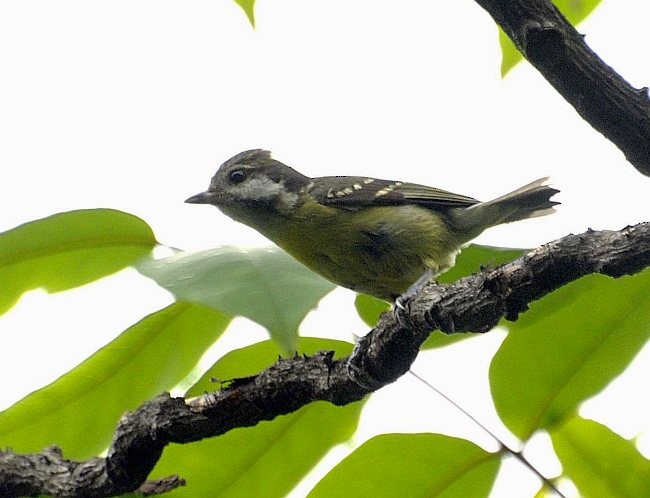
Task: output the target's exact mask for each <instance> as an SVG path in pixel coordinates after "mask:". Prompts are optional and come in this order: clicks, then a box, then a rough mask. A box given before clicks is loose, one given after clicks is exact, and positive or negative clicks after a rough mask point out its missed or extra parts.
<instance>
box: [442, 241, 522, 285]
mask: <svg viewBox="0 0 650 498" xmlns="http://www.w3.org/2000/svg"><path fill="white" fill-rule="evenodd" d="M528 250H529V249H514V248H511V247H493V246H482V245H478V244H472V245H471V246H469V247H466V248H465V249H463V251H462V252H461V253H460V254H459V255H458V258H456V264H455V265H454V266H453V267H452V268H451V269H450V270H449V271H446V272H445V273H443V274H442V275H440V276H439V277H438V281H439V282H440V283H443V284H444V283H449V282H455V281H456V280H458V279H459V278H461V277H466V276H467V275H471V274H472V273H476V272H478V271H479V270H480V269H481V268H482V267H485V266H487V267H488V268H494V267H497V266H499V265H501V264H504V263H509V262H510V261H512V260H514V259H517V258H518V257H519V256H521V255H522V254H524V253H526V252H527V251H528Z"/></svg>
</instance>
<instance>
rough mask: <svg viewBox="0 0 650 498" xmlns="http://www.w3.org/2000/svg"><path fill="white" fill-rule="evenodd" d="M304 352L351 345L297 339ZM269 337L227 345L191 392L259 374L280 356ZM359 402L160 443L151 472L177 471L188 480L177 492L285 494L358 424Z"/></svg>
mask: <svg viewBox="0 0 650 498" xmlns="http://www.w3.org/2000/svg"><path fill="white" fill-rule="evenodd" d="M297 346H298V348H299V350H300V352H301V354H312V353H314V352H316V351H319V350H334V351H336V354H337V356H343V355H347V354H349V353H350V352H351V351H352V345H351V344H349V343H345V342H341V341H333V340H324V339H314V338H300V340H299V342H298V344H297ZM279 353H280V350H279V349H278V347H277V345H276V344H275V343H274V342H272V341H265V342H261V343H258V344H254V345H252V346H249V347H246V348H243V349H240V350H236V351H232V352H230V353H228V354H227V355H225V356H224V357H223V358H221V359H220V360H219V361H218V362H217V363H216V364H215V365H214V367H213V368H212V369H210V371H209V372H206V374H205V375H204V377H203V379H202V380H201V381H200V382H199V383H197V385H196V386H194V387H193V388H192V389H191V390H190V391H189V392H188V395H189V396H191V395H199V394H201V393H203V392H204V391H207V390H210V391H211V390H214V389H215V383H214V382H212V381H211V377H215V378H218V379H232V378H235V377H246V376H249V375H254V374H256V373H259V372H260V371H261V370H263V369H264V368H266V367H268V366H270V365H271V364H273V363H274V362H275V361H277V359H278V354H279ZM362 406H363V403H362V402H358V403H353V404H350V405H347V406H344V407H337V406H333V405H330V404H329V403H325V402H318V403H312V404H310V405H308V406H305V407H303V408H301V409H300V410H298V411H297V412H295V413H291V414H289V415H285V416H281V417H277V418H276V419H274V420H272V421H270V422H261V423H260V424H258V425H256V426H254V427H248V428H241V429H235V430H232V431H230V432H227V433H225V434H223V435H221V436H219V437H217V438H211V439H206V440H204V441H200V442H198V443H192V444H189V445H174V446H171V447H169V448H166V449H165V452H164V454H163V458H162V459H161V461H160V463H159V464H158V466H157V467H156V468H155V469H154V472H153V474H152V476H168V475H170V474H180V475H182V476H183V478H184V479H186V481H187V486H185V487H184V488H181V489H179V490H177V491H175V492H174V495H175V496H179V497H183V496H188V497H197V496H205V497H212V496H219V497H220V498H225V497H249V496H260V497H261V496H263V497H265V498H271V497H284V496H286V494H287V493H288V492H289V491H290V490H291V489H292V488H293V487H294V486H295V485H296V484H297V483H298V482H299V480H300V479H301V478H302V477H303V476H304V475H305V474H306V473H307V472H308V471H309V470H310V469H311V468H312V467H313V466H314V465H315V464H316V463H317V462H318V461H319V460H320V459H321V458H322V457H323V456H324V455H325V453H326V452H327V451H328V450H329V449H330V448H331V447H332V446H334V445H336V444H339V443H341V442H344V441H346V440H347V439H349V438H350V437H351V436H352V434H353V433H354V431H355V430H356V427H357V424H358V421H359V415H360V411H361V408H362Z"/></svg>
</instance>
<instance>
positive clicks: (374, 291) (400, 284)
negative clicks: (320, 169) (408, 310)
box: [266, 206, 458, 300]
mask: <svg viewBox="0 0 650 498" xmlns="http://www.w3.org/2000/svg"><path fill="white" fill-rule="evenodd" d="M324 209H328V210H329V211H328V213H327V214H328V216H322V217H319V220H322V221H321V222H320V226H318V227H315V226H314V223H313V220H300V219H294V220H292V221H290V222H289V223H291V225H292V226H291V229H290V230H286V228H287V227H286V226H285V227H284V228H283V230H282V233H281V234H279V233H268V234H266V235H267V236H268V237H269V238H271V240H273V241H274V242H275V243H276V244H278V245H279V246H280V247H282V248H283V249H284V250H285V251H287V252H288V253H289V254H291V255H292V256H294V257H295V258H296V259H297V260H298V261H300V262H301V263H303V264H304V265H305V266H307V267H309V268H310V269H311V270H313V271H315V272H317V273H320V274H321V275H323V276H324V277H325V278H327V279H328V280H331V281H332V282H334V283H336V284H338V285H341V286H343V287H347V288H349V289H352V290H354V291H357V292H362V293H365V294H370V295H373V296H376V297H379V298H381V299H386V300H392V299H394V298H395V297H397V296H399V295H400V294H402V293H404V292H405V291H406V290H407V289H408V288H409V287H410V286H411V285H412V284H413V283H414V282H415V281H416V280H417V279H418V278H419V277H420V276H421V275H422V274H423V273H424V272H425V271H426V270H427V268H429V269H431V270H432V271H433V273H434V274H438V273H441V272H442V271H445V270H446V269H448V268H449V267H451V266H453V264H454V260H455V258H456V254H457V253H458V243H457V242H456V237H455V236H454V234H453V233H452V232H451V231H450V230H449V228H448V226H447V224H446V223H445V221H444V219H443V218H442V217H441V216H440V215H438V214H435V213H433V212H431V211H429V210H426V209H423V208H420V207H417V206H401V207H397V208H396V207H390V208H388V207H386V208H384V207H377V208H371V209H365V210H361V211H344V210H341V209H332V208H327V207H324ZM386 210H390V211H386ZM389 215H390V218H387V217H388V216H389ZM387 220H390V221H387ZM360 227H362V229H361V230H360ZM298 239H299V240H298Z"/></svg>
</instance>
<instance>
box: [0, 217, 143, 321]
mask: <svg viewBox="0 0 650 498" xmlns="http://www.w3.org/2000/svg"><path fill="white" fill-rule="evenodd" d="M155 245H156V239H155V238H154V235H153V232H152V231H151V228H149V225H147V224H146V223H145V222H144V221H142V220H141V219H140V218H137V217H135V216H133V215H131V214H127V213H123V212H121V211H115V210H112V209H84V210H80V211H69V212H66V213H59V214H55V215H53V216H49V217H47V218H43V219H40V220H36V221H31V222H29V223H25V224H24V225H20V226H18V227H16V228H14V229H12V230H8V231H6V232H3V233H0V282H2V285H1V286H0V313H4V312H5V311H7V310H8V309H9V308H11V307H12V306H13V305H14V304H15V303H16V301H17V300H18V298H20V296H21V295H22V294H23V293H24V292H27V291H28V290H32V289H36V288H39V287H41V288H44V289H46V290H47V291H49V292H57V291H62V290H66V289H70V288H72V287H77V286H79V285H83V284H86V283H88V282H92V281H93V280H97V279H98V278H101V277H104V276H106V275H110V274H111V273H114V272H116V271H118V270H121V269H122V268H124V267H125V266H128V265H131V264H133V263H134V262H135V261H136V260H138V259H140V258H142V257H144V256H146V255H147V254H149V253H150V252H151V249H152V248H153V247H154V246H155Z"/></svg>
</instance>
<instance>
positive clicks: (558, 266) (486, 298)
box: [0, 223, 650, 497]
mask: <svg viewBox="0 0 650 498" xmlns="http://www.w3.org/2000/svg"><path fill="white" fill-rule="evenodd" d="M649 266H650V223H641V224H639V225H635V226H632V227H627V228H625V229H623V230H621V231H619V232H616V231H602V232H594V231H588V232H585V233H583V234H580V235H568V236H566V237H563V238H562V239H559V240H557V241H555V242H551V243H549V244H546V245H544V246H542V247H540V248H538V249H535V250H533V251H531V252H529V253H528V254H526V255H524V256H522V257H521V258H518V259H517V260H515V261H513V262H511V263H508V264H505V265H502V266H500V267H497V268H494V269H482V270H481V271H480V272H479V273H477V274H474V275H471V276H469V277H465V278H462V279H460V280H458V281H456V282H454V283H451V284H445V285H438V284H436V283H435V282H429V283H427V284H426V285H425V286H424V287H423V288H422V289H421V290H420V292H419V293H418V294H417V295H416V296H415V297H413V298H411V299H409V300H407V301H406V303H405V308H406V310H402V311H400V310H396V311H393V312H388V313H385V314H384V315H383V316H382V317H381V319H380V320H379V323H378V324H377V326H376V327H375V328H374V329H373V330H372V331H371V332H370V333H369V334H368V335H367V336H366V337H364V338H363V339H361V340H360V341H359V343H358V345H357V348H355V351H354V352H353V353H352V355H351V356H350V357H347V358H342V359H334V358H333V353H331V352H321V353H317V354H316V355H314V356H310V357H303V356H294V357H293V358H283V359H279V360H278V361H277V362H276V363H275V364H274V365H272V366H271V367H269V368H267V369H266V370H264V371H263V372H261V373H260V374H258V375H256V376H253V377H247V378H243V379H236V380H234V381H232V382H231V383H230V385H228V386H227V387H225V388H223V389H222V390H220V391H216V392H213V393H209V394H205V395H203V396H200V397H198V398H192V399H187V400H186V399H184V398H170V397H169V395H168V394H163V395H160V396H158V397H157V398H155V399H153V400H151V401H148V402H146V403H144V404H143V405H142V406H141V407H140V408H138V409H137V410H136V411H135V412H129V413H126V414H125V415H124V416H123V417H122V419H121V420H120V422H119V424H118V427H117V429H116V432H115V436H114V438H113V442H112V444H111V447H110V449H109V452H108V455H107V456H106V458H93V459H90V460H87V461H84V462H72V461H69V460H65V459H64V458H63V455H62V453H61V451H60V450H58V449H57V448H55V447H52V448H49V449H46V450H44V451H43V452H41V453H38V454H33V455H20V454H16V453H13V452H11V451H4V452H0V495H1V496H3V497H15V496H36V495H38V494H50V495H56V496H84V497H99V496H115V495H119V494H122V493H126V492H128V491H131V490H136V489H138V488H139V489H140V491H141V492H143V493H146V492H149V493H151V492H153V493H160V492H164V491H167V490H169V489H173V488H174V487H177V486H179V485H182V484H183V482H182V480H180V479H179V478H177V477H176V476H172V477H171V478H167V479H162V480H160V481H155V482H148V483H144V481H145V479H146V477H147V475H149V473H150V472H151V470H152V469H153V467H154V465H155V464H156V462H157V461H158V459H159V458H160V456H161V454H162V451H163V448H164V447H165V446H166V445H167V444H169V443H171V442H174V443H187V442H191V441H198V440H200V439H203V438H206V437H214V436H218V435H220V434H223V433H225V432H228V431H229V430H231V429H234V428H236V427H248V426H252V425H255V424H257V423H259V422H260V421H262V420H271V419H273V418H275V417H277V416H278V415H283V414H287V413H291V412H293V411H296V410H298V409H299V408H300V407H302V406H304V405H307V404H308V403H311V402H312V401H317V400H321V401H329V402H330V403H333V404H335V405H345V404H348V403H352V402H354V401H358V400H360V399H362V398H363V397H364V396H366V395H367V394H369V393H370V392H372V391H374V390H377V389H379V388H380V387H382V386H384V385H386V384H388V383H391V382H393V381H395V380H396V379H397V378H399V377H400V376H401V375H403V374H404V373H405V372H407V371H408V369H409V367H410V365H411V363H412V362H413V361H414V360H415V357H416V356H417V353H418V351H419V348H420V346H421V344H422V343H423V342H424V341H425V340H426V338H427V337H428V336H429V334H430V331H431V330H432V329H436V328H437V329H440V330H442V331H443V332H446V333H458V332H476V333H482V332H486V331H488V330H490V329H491V328H492V327H494V326H495V325H496V324H497V323H498V321H499V320H500V319H501V318H502V317H505V318H506V319H508V320H513V321H514V320H516V319H517V317H518V316H519V314H520V313H522V312H523V311H525V310H526V309H527V305H528V304H529V303H530V302H532V301H534V300H536V299H539V298H540V297H542V296H544V295H546V294H548V293H550V292H552V291H553V290H555V289H557V288H559V287H561V286H563V285H565V284H567V283H569V282H572V281H574V280H576V279H578V278H580V277H582V276H584V275H588V274H591V273H600V274H603V275H609V276H611V277H614V278H617V277H620V276H623V275H631V274H634V273H637V272H640V271H642V270H643V269H644V268H647V267H649ZM143 483H144V484H143Z"/></svg>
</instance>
